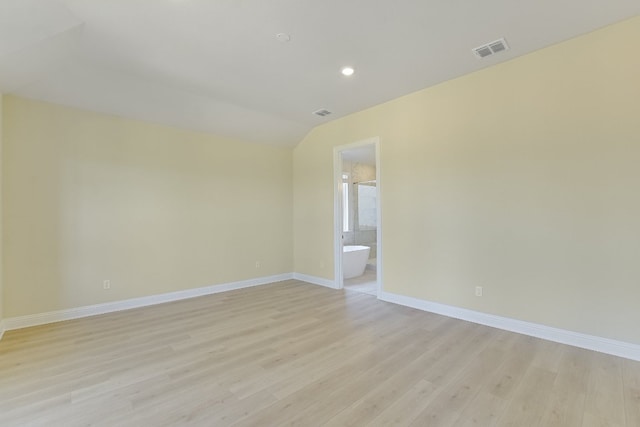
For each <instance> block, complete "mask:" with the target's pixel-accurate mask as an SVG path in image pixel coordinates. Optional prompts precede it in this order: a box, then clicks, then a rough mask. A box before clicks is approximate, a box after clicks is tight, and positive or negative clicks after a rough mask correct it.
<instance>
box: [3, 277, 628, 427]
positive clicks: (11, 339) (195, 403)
mask: <svg viewBox="0 0 640 427" xmlns="http://www.w3.org/2000/svg"><path fill="white" fill-rule="evenodd" d="M176 425H193V426H285V425H287V426H289V425H290V426H294V425H295V426H390V425H399V426H483V427H485V426H563V427H567V426H585V427H586V426H619V427H622V426H635V427H638V426H640V363H639V362H633V361H629V360H625V359H621V358H617V357H613V356H608V355H604V354H600V353H595V352H591V351H587V350H581V349H577V348H573V347H569V346H564V345H561V344H555V343H551V342H548V341H544V340H540V339H536V338H531V337H527V336H523V335H518V334H514V333H510V332H506V331H501V330H498V329H493V328H489V327H485V326H480V325H476V324H473V323H468V322H464V321H460V320H455V319H451V318H447V317H443V316H438V315H435V314H430V313H425V312H421V311H418V310H413V309H410V308H406V307H401V306H397V305H394V304H389V303H385V302H381V301H378V300H377V299H376V298H375V297H373V296H370V295H365V294H361V293H356V292H351V291H335V290H330V289H326V288H322V287H318V286H314V285H309V284H305V283H303V282H299V281H294V280H291V281H286V282H280V283H275V284H271V285H266V286H260V287H256V288H250V289H243V290H239V291H233V292H227V293H223V294H216V295H211V296H205V297H200V298H195V299H190V300H184V301H179V302H174V303H169V304H163V305H158V306H153V307H147V308H142V309H136V310H129V311H124V312H119V313H113V314H107V315H102V316H96V317H91V318H86V319H79V320H74V321H69V322H62V323H57V324H52V325H46V326H40V327H34V328H29V329H23V330H18V331H9V332H7V333H6V334H5V337H4V338H3V340H2V341H0V426H3V427H10V426H48V427H50V426H65V427H67V426H136V427H139V426H154V427H155V426H176Z"/></svg>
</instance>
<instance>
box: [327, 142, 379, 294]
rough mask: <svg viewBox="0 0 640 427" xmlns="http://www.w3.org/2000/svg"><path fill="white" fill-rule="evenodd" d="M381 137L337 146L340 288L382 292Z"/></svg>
mask: <svg viewBox="0 0 640 427" xmlns="http://www.w3.org/2000/svg"><path fill="white" fill-rule="evenodd" d="M379 158H380V156H379V141H378V138H371V139H368V140H364V141H360V142H356V143H353V144H348V145H343V146H340V147H336V148H335V149H334V182H335V185H334V228H335V233H334V260H335V263H334V265H335V272H334V274H335V283H336V287H337V288H338V289H343V288H344V289H347V290H350V291H354V292H361V293H366V294H369V295H374V296H378V295H379V294H380V292H381V290H382V280H381V279H382V250H381V249H382V245H381V241H382V239H381V237H382V233H381V224H382V222H381V211H380V205H381V204H380V188H381V186H380V184H381V183H380V161H379Z"/></svg>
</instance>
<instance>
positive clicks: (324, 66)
mask: <svg viewBox="0 0 640 427" xmlns="http://www.w3.org/2000/svg"><path fill="white" fill-rule="evenodd" d="M638 14H640V1H638V0H590V1H584V0H538V1H522V0H521V1H513V0H484V1H468V0H464V1H463V0H393V1H392V0H323V1H308V0H58V1H56V0H0V92H3V93H14V94H17V95H20V96H25V97H29V98H35V99H40V100H44V101H49V102H54V103H58V104H63V105H69V106H74V107H79V108H84V109H89V110H94V111H100V112H105V113H111V114H115V115H120V116H124V117H131V118H136V119H142V120H148V121H153V122H159V123H166V124H169V125H173V126H178V127H185V128H190V129H195V130H200V131H205V132H212V133H216V134H219V135H224V136H228V137H232V138H238V139H243V140H248V141H253V142H259V143H268V144H277V145H288V146H293V145H295V144H296V143H298V142H299V141H300V140H301V139H302V138H303V137H304V135H305V134H306V133H307V132H308V131H309V130H310V129H312V128H313V127H314V126H317V125H318V124H321V123H324V122H326V121H329V120H333V119H335V118H339V117H342V116H345V115H347V114H350V113H353V112H356V111H359V110H362V109H365V108H367V107H370V106H373V105H376V104H379V103H381V102H384V101H387V100H390V99H393V98H396V97H399V96H402V95H404V94H407V93H410V92H414V91H416V90H419V89H422V88H425V87H428V86H431V85H434V84H437V83H440V82H442V81H445V80H449V79H452V78H455V77H458V76H461V75H464V74H467V73H470V72H473V71H476V70H479V69H481V68H485V67H489V66H491V65H494V64H496V63H499V62H503V61H507V60H509V59H512V58H514V57H517V56H520V55H524V54H526V53H529V52H531V51H534V50H537V49H540V48H543V47H546V46H549V45H552V44H554V43H558V42H560V41H563V40H566V39H569V38H572V37H575V36H578V35H581V34H584V33H587V32H590V31H592V30H595V29H597V28H600V27H603V26H605V25H608V24H612V23H615V22H618V21H621V20H624V19H626V18H630V17H633V16H635V15H638ZM280 33H284V34H286V35H287V36H288V38H289V41H283V40H282V39H283V38H285V39H286V38H287V37H284V36H281V37H276V35H277V34H280ZM501 37H505V38H506V40H507V42H508V44H509V46H510V49H509V50H507V51H505V52H501V53H498V54H495V55H491V56H489V57H487V58H484V59H478V58H477V57H476V56H475V55H474V54H473V53H472V48H475V47H477V46H479V45H482V44H484V43H487V42H491V41H493V40H496V39H499V38H501ZM630 54H633V52H630ZM594 55H597V52H594ZM347 65H349V66H352V67H354V68H355V74H354V75H353V76H351V77H345V76H343V75H341V74H340V69H341V68H342V67H343V66H347ZM322 108H324V109H327V110H329V111H331V112H332V114H330V115H328V116H325V117H320V116H317V115H314V114H312V112H313V111H315V110H318V109H322Z"/></svg>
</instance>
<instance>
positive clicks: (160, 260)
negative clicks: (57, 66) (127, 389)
mask: <svg viewBox="0 0 640 427" xmlns="http://www.w3.org/2000/svg"><path fill="white" fill-rule="evenodd" d="M3 118H4V158H3V171H2V172H3V178H4V206H3V207H4V209H3V211H4V230H5V235H4V237H5V238H4V261H5V264H4V265H5V267H6V268H5V269H4V274H3V277H4V284H5V289H4V290H5V304H4V305H5V313H4V315H5V317H6V318H8V317H14V316H22V315H29V314H34V313H42V312H48V311H52V310H61V309H68V308H72V307H78V306H86V305H91V304H97V303H104V302H109V301H117V300H123V299H128V298H134V297H141V296H148V295H153V294H160V293H165V292H171V291H178V290H184V289H189V288H196V287H201V286H208V285H215V284H221V283H229V282H234V281H240V280H246V279H251V278H256V277H265V276H270V275H276V274H282V273H289V272H291V271H292V270H293V268H292V267H293V266H292V255H291V254H292V227H291V223H292V194H291V186H292V181H291V180H292V172H291V162H292V153H291V149H290V148H276V147H270V146H265V145H255V144H248V143H244V142H240V141H235V140H229V139H225V138H218V137H214V136H211V135H207V134H201V133H196V132H191V131H185V130H180V129H175V128H171V127H166V126H160V125H155V124H150V123H144V122H140V121H135V120H128V119H123V118H118V117H113V116H108V115H104V114H98V113H92V112H88V111H81V110H76V109H72V108H66V107H61V106H56V105H51V104H46V103H42V102H36V101H32V100H27V99H22V98H17V97H14V96H7V95H5V97H4V114H3ZM256 261H259V262H260V267H259V268H256ZM104 280H110V283H111V289H109V290H104V289H103V281H104Z"/></svg>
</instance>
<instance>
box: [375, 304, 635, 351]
mask: <svg viewBox="0 0 640 427" xmlns="http://www.w3.org/2000/svg"><path fill="white" fill-rule="evenodd" d="M378 298H379V299H381V300H382V301H387V302H391V303H394V304H399V305H404V306H407V307H411V308H417V309H418V310H422V311H428V312H431V313H436V314H442V315H444V316H448V317H453V318H456V319H461V320H466V321H469V322H473V323H479V324H481V325H486V326H491V327H494V328H498V329H504V330H507V331H511V332H517V333H519V334H523V335H529V336H532V337H537V338H542V339H545V340H549V341H554V342H558V343H561V344H567V345H571V346H574V347H580V348H585V349H587V350H594V351H598V352H601V353H607V354H611V355H614V356H620V357H624V358H626V359H631V360H637V361H640V345H637V344H631V343H627V342H623V341H615V340H611V339H608V338H601V337H597V336H593V335H586V334H581V333H578V332H572V331H567V330H564V329H558V328H552V327H550V326H545V325H540V324H537V323H530V322H524V321H522V320H516V319H510V318H508V317H501V316H495V315H493V314H487V313H482V312H479V311H473V310H468V309H465V308H459V307H453V306H450V305H445V304H439V303H435V302H430V301H425V300H421V299H418V298H412V297H407V296H404V295H398V294H393V293H390V292H381V293H380V295H379V296H378Z"/></svg>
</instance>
